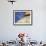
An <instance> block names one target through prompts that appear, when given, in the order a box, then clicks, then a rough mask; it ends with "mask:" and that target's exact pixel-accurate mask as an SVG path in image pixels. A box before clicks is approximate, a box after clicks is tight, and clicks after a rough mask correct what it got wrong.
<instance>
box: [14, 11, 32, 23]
mask: <svg viewBox="0 0 46 46" xmlns="http://www.w3.org/2000/svg"><path fill="white" fill-rule="evenodd" d="M13 24H32V10H13Z"/></svg>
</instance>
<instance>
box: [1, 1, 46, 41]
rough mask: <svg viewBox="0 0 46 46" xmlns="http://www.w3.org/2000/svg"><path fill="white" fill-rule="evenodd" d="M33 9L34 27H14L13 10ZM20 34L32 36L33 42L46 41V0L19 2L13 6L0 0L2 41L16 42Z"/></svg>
mask: <svg viewBox="0 0 46 46" xmlns="http://www.w3.org/2000/svg"><path fill="white" fill-rule="evenodd" d="M15 9H32V10H33V25H32V26H14V25H13V10H15ZM19 32H26V33H30V34H31V38H32V39H33V40H37V41H40V40H43V41H44V40H46V0H17V1H16V3H14V4H13V5H12V4H11V3H10V2H8V1H7V0H0V41H1V40H11V39H12V40H15V38H16V37H17V34H18V33H19Z"/></svg>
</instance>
